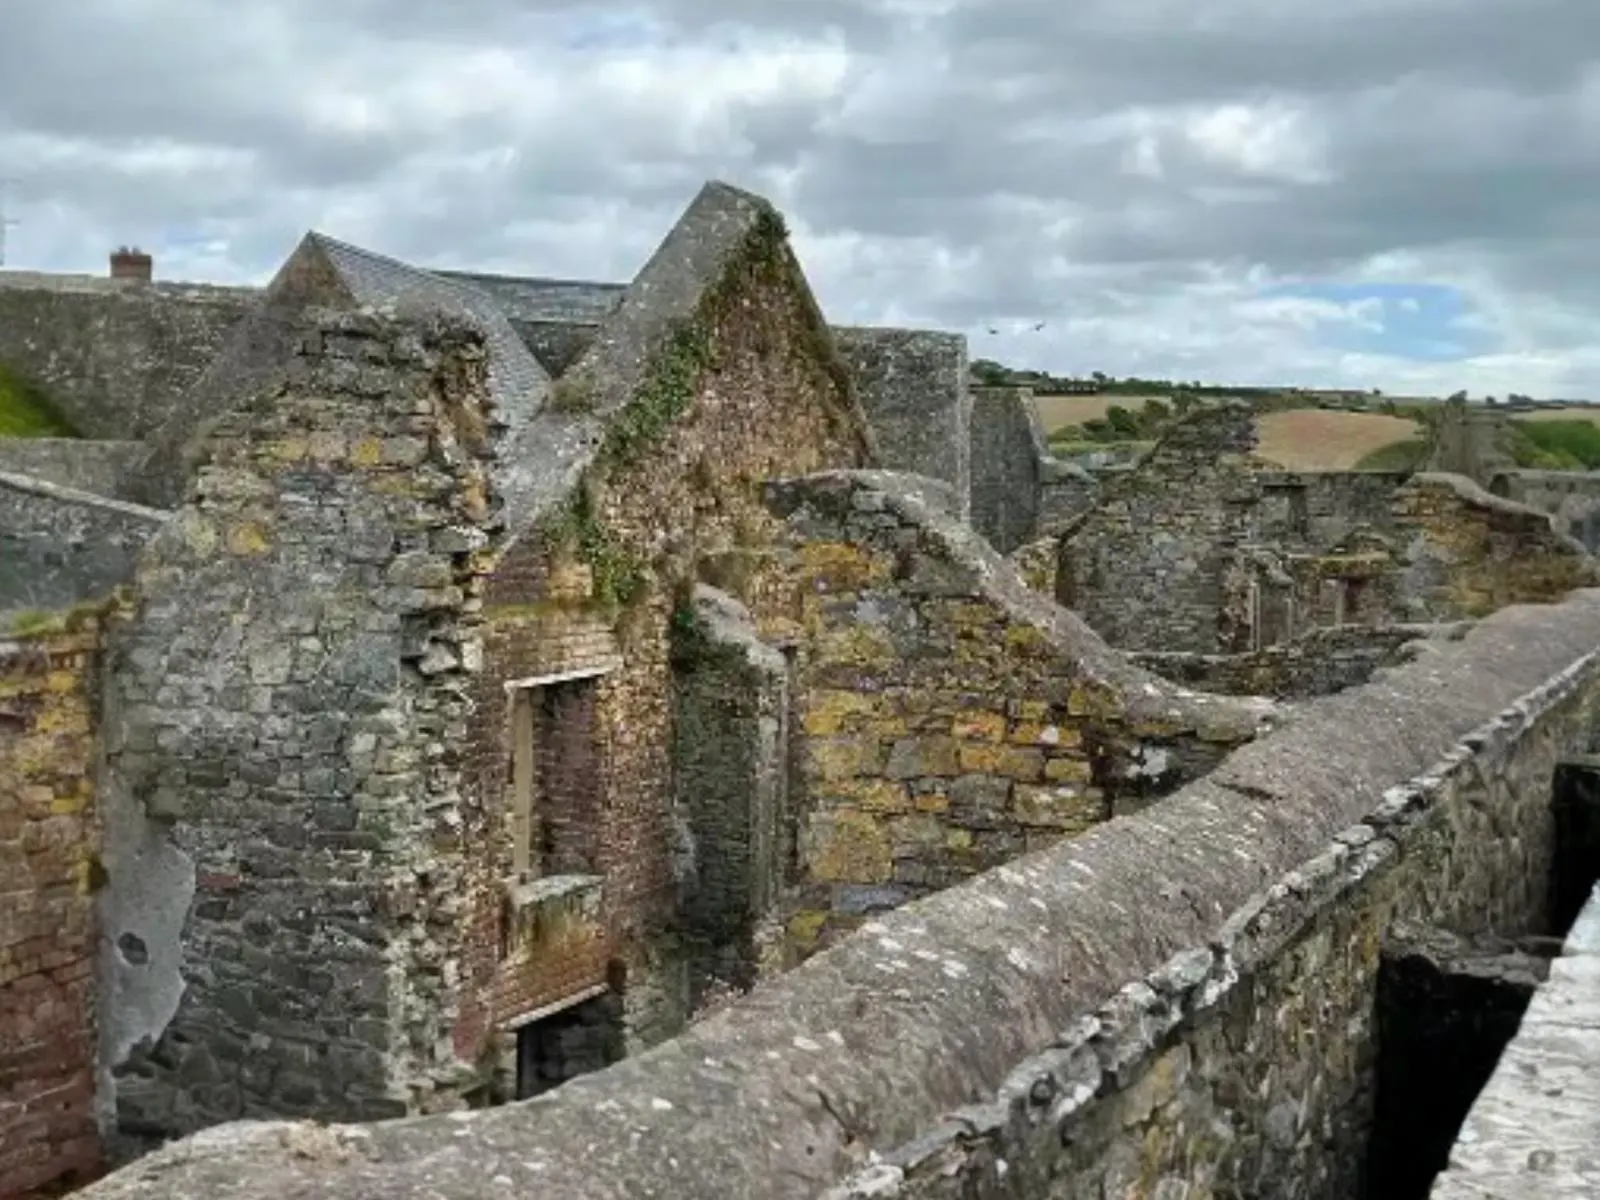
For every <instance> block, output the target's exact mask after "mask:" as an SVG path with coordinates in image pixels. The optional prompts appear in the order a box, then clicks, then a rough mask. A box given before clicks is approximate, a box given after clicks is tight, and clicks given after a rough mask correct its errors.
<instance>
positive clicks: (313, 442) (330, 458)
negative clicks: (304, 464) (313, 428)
mask: <svg viewBox="0 0 1600 1200" xmlns="http://www.w3.org/2000/svg"><path fill="white" fill-rule="evenodd" d="M349 450H350V444H349V443H348V442H347V441H346V440H345V438H344V435H343V434H341V433H335V432H332V431H329V430H318V431H317V432H316V433H313V434H312V435H311V438H310V442H309V444H308V445H307V447H306V453H307V454H309V455H310V456H311V457H312V458H313V459H315V460H316V461H317V462H324V463H333V462H338V461H339V460H340V459H342V458H344V456H345V455H346V454H347V453H349Z"/></svg>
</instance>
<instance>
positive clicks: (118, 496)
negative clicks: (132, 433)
mask: <svg viewBox="0 0 1600 1200" xmlns="http://www.w3.org/2000/svg"><path fill="white" fill-rule="evenodd" d="M148 453H149V448H148V447H147V446H145V445H144V443H142V442H96V441H90V440H89V439H87V438H0V473H3V474H6V475H30V476H32V477H33V478H35V479H42V480H44V481H45V482H46V483H54V484H57V485H59V486H61V487H67V488H72V489H74V490H75V491H80V492H92V493H94V494H95V495H97V496H104V497H106V498H107V499H110V500H131V499H133V498H134V495H133V488H132V479H133V476H134V475H135V474H137V472H138V470H139V468H140V466H141V464H142V463H143V461H144V458H145V455H147V454H148Z"/></svg>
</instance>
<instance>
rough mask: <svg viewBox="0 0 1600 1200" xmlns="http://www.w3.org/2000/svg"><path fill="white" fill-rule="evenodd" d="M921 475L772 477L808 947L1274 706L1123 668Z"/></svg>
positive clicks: (797, 925) (1047, 830)
mask: <svg viewBox="0 0 1600 1200" xmlns="http://www.w3.org/2000/svg"><path fill="white" fill-rule="evenodd" d="M918 486H919V485H918V481H917V479H916V477H913V476H895V475H890V474H887V473H878V472H866V473H856V474H846V473H834V474H830V475H824V476H819V477H815V478H811V479H800V480H794V481H789V482H786V483H784V484H782V485H774V486H773V488H772V489H771V495H772V501H771V503H772V504H773V506H774V509H775V511H777V512H779V513H781V514H783V515H784V516H785V517H786V520H787V523H788V533H789V537H790V538H791V539H792V542H793V545H792V548H791V550H790V551H789V553H790V555H791V560H790V564H789V567H788V571H789V574H790V577H791V580H792V582H793V586H794V592H795V595H794V601H793V603H794V605H795V611H794V619H795V622H796V623H797V624H798V626H799V627H800V629H801V630H802V634H801V638H800V652H799V655H798V658H797V673H796V678H795V714H796V715H795V729H796V732H797V734H798V735H800V736H801V739H802V745H801V746H800V747H799V748H798V755H799V760H800V761H799V763H798V765H797V776H796V787H797V789H798V794H797V795H796V797H795V799H794V801H793V803H794V806H795V808H796V811H797V813H798V815H799V819H800V833H799V839H800V845H799V847H798V850H797V862H798V869H799V878H798V880H797V882H798V884H799V892H798V895H797V896H796V897H795V898H794V902H793V907H794V908H795V909H796V911H795V912H794V913H793V915H792V918H791V920H790V922H789V932H790V938H791V942H792V948H793V950H794V951H795V952H796V953H798V954H802V955H803V954H805V953H809V952H811V951H812V950H814V949H815V948H816V946H817V945H818V944H820V943H825V942H826V941H828V940H830V939H831V938H833V937H834V936H836V935H837V934H838V933H839V932H840V931H841V930H847V929H848V928H850V927H851V926H852V925H854V924H857V923H859V921H860V919H861V918H863V917H864V916H865V915H867V914H869V913H871V912H873V911H878V910H882V909H887V908H893V907H896V906H897V905H899V904H901V903H903V902H905V901H907V900H909V899H912V898H915V897H918V896H925V895H927V894H929V893H931V892H933V891H936V890H938V889H940V888H944V887H948V886H950V885H952V884H955V883H958V882H960V881H961V880H964V879H967V878H970V877H971V876H973V875H976V874H978V873H979V872H981V871H984V870H987V869H990V868H993V867H997V866H999V865H1000V864H1002V863H1005V862H1008V861H1010V860H1012V859H1014V858H1017V857H1019V856H1021V855H1022V854H1024V853H1026V852H1028V851H1031V850H1036V849H1039V848H1041V847H1043V846H1047V845H1049V844H1050V843H1052V842H1054V841H1056V840H1058V839H1060V838H1062V837H1067V836H1072V835H1075V834H1079V833H1082V832H1083V831H1084V830H1086V829H1088V828H1090V827H1092V826H1094V825H1096V824H1098V823H1100V822H1102V821H1105V820H1108V819H1109V818H1110V817H1111V816H1112V815H1113V813H1114V812H1116V811H1120V810H1121V809H1122V808H1124V807H1127V806H1130V805H1135V804H1142V803H1147V802H1149V801H1150V800H1152V799H1154V798H1156V797H1158V796H1160V795H1162V794H1164V793H1165V792H1168V791H1171V790H1173V789H1174V788H1176V787H1178V786H1180V785H1181V784H1182V783H1183V782H1184V781H1186V780H1188V779H1192V778H1194V777H1195V776H1197V775H1199V774H1201V773H1203V772H1204V771H1205V770H1207V769H1208V768H1209V767H1210V766H1211V765H1213V764H1214V763H1215V762H1216V761H1217V759H1218V758H1219V757H1220V756H1221V755H1222V754H1223V753H1224V752H1225V750H1226V749H1227V748H1228V747H1229V746H1231V745H1234V744H1237V743H1238V742H1241V741H1244V740H1247V739H1248V738H1250V737H1251V736H1253V735H1254V733H1255V730H1256V721H1257V719H1258V718H1259V717H1260V716H1261V714H1262V711H1263V710H1262V708H1261V707H1259V706H1256V705H1251V704H1247V703H1243V702H1240V701H1233V700H1217V699H1215V698H1207V697H1200V696H1196V695H1194V694H1192V693H1184V692H1181V691H1180V689H1177V688H1174V687H1171V686H1169V685H1166V684H1164V683H1162V682H1160V681H1158V680H1156V679H1154V678H1153V677H1151V676H1146V675H1144V674H1143V673H1142V672H1139V671H1137V670H1136V669H1133V668H1130V667H1128V666H1126V665H1125V664H1123V663H1122V662H1120V661H1119V659H1118V657H1117V656H1116V655H1114V654H1113V653H1112V652H1110V651H1109V650H1107V649H1106V648H1105V647H1104V645H1103V644H1102V643H1100V641H1099V639H1098V638H1096V637H1095V636H1094V635H1093V634H1092V633H1090V632H1089V631H1088V630H1087V629H1085V628H1084V627H1083V626H1082V625H1081V624H1080V623H1079V622H1077V620H1076V619H1075V618H1073V617H1072V616H1071V614H1068V613H1065V612H1062V611H1061V610H1060V609H1057V608H1056V607H1055V606H1054V605H1053V604H1051V603H1050V602H1049V601H1047V600H1044V599H1043V598H1041V597H1039V596H1037V595H1036V594H1034V593H1032V592H1030V591H1028V590H1027V589H1026V586H1025V585H1024V584H1023V582H1022V580H1021V579H1020V578H1019V577H1017V576H1016V575H1015V574H1014V573H1013V572H1012V571H1011V570H1010V568H1009V564H1007V563H1006V562H1005V561H1004V560H1003V559H1001V558H999V556H998V555H996V554H995V553H994V551H993V550H992V549H990V548H989V546H988V545H987V543H986V542H985V541H984V540H983V538H982V537H981V536H979V535H978V534H976V533H974V532H973V531H972V530H970V529H969V528H968V527H966V526H965V525H961V524H958V523H956V522H954V521H952V520H951V519H950V518H949V517H947V516H945V515H943V514H941V513H940V512H939V511H938V509H937V507H936V506H934V505H930V504H929V503H927V502H926V501H925V499H924V498H923V497H922V496H921V495H920V494H919V493H918V490H917V489H918Z"/></svg>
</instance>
